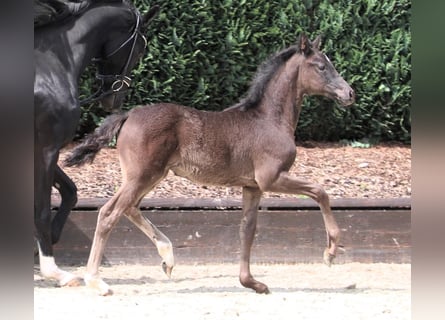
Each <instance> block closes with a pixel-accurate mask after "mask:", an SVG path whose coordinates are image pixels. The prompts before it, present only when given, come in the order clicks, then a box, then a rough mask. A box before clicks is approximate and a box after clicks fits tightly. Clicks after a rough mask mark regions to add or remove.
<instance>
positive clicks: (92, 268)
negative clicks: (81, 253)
mask: <svg viewBox="0 0 445 320" xmlns="http://www.w3.org/2000/svg"><path fill="white" fill-rule="evenodd" d="M120 196H121V192H120V190H119V191H118V192H117V193H116V194H115V195H114V196H113V197H112V198H111V199H110V200H108V202H107V203H105V205H104V206H103V207H102V208H101V209H100V210H99V215H98V217H97V224H96V230H95V232H94V238H93V244H92V245H91V250H90V256H89V258H88V264H87V270H86V273H85V277H84V280H85V283H86V285H87V286H88V287H90V288H93V289H96V290H98V291H99V294H100V295H109V294H112V291H111V289H110V288H109V286H108V285H107V284H106V283H105V282H104V281H103V280H102V279H101V278H100V275H99V266H100V263H101V261H102V257H103V253H104V250H105V245H106V243H107V240H108V237H109V236H110V232H111V230H112V229H113V227H114V226H115V225H116V223H117V222H118V221H119V218H120V217H121V216H122V214H123V212H124V211H125V210H126V208H128V207H127V206H126V204H124V203H122V201H121V198H120Z"/></svg>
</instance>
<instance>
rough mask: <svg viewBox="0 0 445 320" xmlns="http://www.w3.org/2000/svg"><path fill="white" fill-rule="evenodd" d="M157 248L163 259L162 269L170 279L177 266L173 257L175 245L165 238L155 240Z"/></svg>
mask: <svg viewBox="0 0 445 320" xmlns="http://www.w3.org/2000/svg"><path fill="white" fill-rule="evenodd" d="M154 242H155V244H156V248H157V249H158V253H159V255H160V256H161V258H162V260H163V261H162V268H163V270H164V272H165V274H166V275H167V276H168V277H169V278H170V277H171V273H172V270H173V267H174V266H175V257H174V255H173V245H172V243H171V241H170V240H169V239H168V238H167V237H165V239H162V240H160V239H155V240H154Z"/></svg>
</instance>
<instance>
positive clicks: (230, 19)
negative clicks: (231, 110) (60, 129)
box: [80, 0, 411, 143]
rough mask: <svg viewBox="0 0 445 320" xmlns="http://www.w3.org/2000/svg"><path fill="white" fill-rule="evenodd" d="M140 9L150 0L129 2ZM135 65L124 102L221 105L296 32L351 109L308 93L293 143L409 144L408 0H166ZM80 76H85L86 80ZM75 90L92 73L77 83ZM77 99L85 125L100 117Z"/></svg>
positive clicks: (207, 107)
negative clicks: (314, 43) (317, 48)
mask: <svg viewBox="0 0 445 320" xmlns="http://www.w3.org/2000/svg"><path fill="white" fill-rule="evenodd" d="M135 3H136V5H137V7H138V8H139V9H140V10H141V11H142V12H144V11H145V10H147V9H148V8H149V6H150V4H151V3H154V2H153V1H148V0H135ZM159 3H160V4H161V7H162V12H161V13H160V15H159V16H158V17H157V19H156V20H155V21H154V22H153V24H152V25H151V28H150V32H149V35H148V38H149V50H148V54H147V55H146V56H145V57H144V59H143V61H142V63H141V64H140V66H139V67H138V68H137V69H136V70H135V71H134V73H133V74H134V80H135V81H134V87H133V91H132V92H131V93H130V94H129V95H128V98H127V102H126V104H125V108H127V109H128V108H131V107H134V106H135V105H139V104H148V103H153V102H160V101H169V102H177V103H181V104H185V105H189V106H193V107H196V108H198V109H204V110H221V109H223V108H225V107H228V106H230V105H232V104H233V103H235V102H237V101H238V100H239V98H240V97H241V96H242V95H243V94H244V93H245V92H246V90H247V88H248V85H249V81H250V79H251V78H252V76H253V73H254V72H255V70H256V68H257V66H258V65H259V64H260V63H261V62H262V61H263V60H265V59H266V58H267V57H268V56H269V55H270V54H272V53H274V52H276V51H278V50H280V49H282V48H284V47H286V46H289V45H291V44H293V43H295V40H296V38H297V36H298V35H299V34H300V33H301V32H305V33H306V34H308V35H309V36H310V38H312V39H313V38H315V36H316V35H318V34H321V35H322V36H323V45H322V50H323V51H324V52H325V53H326V54H327V55H328V56H329V57H330V58H331V60H332V61H333V63H334V65H335V67H336V68H337V70H338V71H339V72H340V73H341V74H342V76H343V77H344V78H345V79H346V80H347V81H348V82H349V83H350V84H351V86H352V87H353V88H354V89H355V90H356V93H357V102H356V103H355V104H354V105H353V106H352V107H350V108H346V109H344V108H341V107H338V106H335V103H333V102H332V101H329V100H327V99H323V98H319V97H312V98H310V99H307V101H306V102H305V103H304V106H303V111H302V114H301V117H300V122H299V126H298V129H297V133H296V134H297V137H298V139H300V140H307V139H313V140H340V139H348V140H360V139H363V138H367V139H371V140H376V141H381V140H396V141H402V142H406V143H409V141H410V131H411V125H410V99H411V87H410V83H411V49H410V44H411V35H410V15H411V3H410V1H408V0H387V1H378V0H359V1H353V2H351V1H349V0H340V1H328V0H324V1H323V0H322V1H310V0H305V1H301V0H293V1H289V0H286V1H278V0H277V1H271V0H249V1H247V0H237V1H236V0H207V1H206V0H190V1H180V0H166V1H162V2H159ZM87 77H88V76H85V77H84V78H85V79H86V78H87ZM82 86H83V89H84V92H87V91H88V88H90V87H91V86H92V83H91V80H84V82H83V83H82ZM99 109H100V108H99V107H98V106H85V107H84V113H83V119H82V124H83V127H82V129H81V131H80V134H83V131H88V130H90V129H91V128H92V127H94V125H96V123H97V122H98V121H99V120H100V119H101V117H103V116H104V114H103V112H102V111H100V110H99Z"/></svg>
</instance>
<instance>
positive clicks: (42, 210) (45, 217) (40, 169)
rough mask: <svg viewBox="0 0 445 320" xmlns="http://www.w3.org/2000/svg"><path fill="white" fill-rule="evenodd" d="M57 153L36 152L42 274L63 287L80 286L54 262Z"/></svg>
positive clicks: (36, 212)
mask: <svg viewBox="0 0 445 320" xmlns="http://www.w3.org/2000/svg"><path fill="white" fill-rule="evenodd" d="M56 163H57V153H54V154H52V155H51V154H50V155H48V154H46V155H43V152H41V150H40V151H39V150H38V148H36V150H35V151H34V166H35V169H34V224H35V235H36V238H37V244H38V248H39V263H40V272H41V273H42V275H43V276H44V277H45V278H51V279H55V280H57V281H58V282H59V285H61V286H71V285H78V284H79V281H78V278H77V277H76V276H74V275H73V274H71V273H69V272H66V271H63V270H61V269H59V267H58V266H57V265H56V263H55V261H54V254H53V247H52V240H51V186H52V184H53V181H54V180H53V179H54V168H55V166H56Z"/></svg>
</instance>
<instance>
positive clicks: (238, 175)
mask: <svg viewBox="0 0 445 320" xmlns="http://www.w3.org/2000/svg"><path fill="white" fill-rule="evenodd" d="M170 169H171V170H172V171H173V172H174V173H175V174H176V175H177V176H180V177H183V178H186V179H188V180H190V181H192V182H195V183H197V184H204V185H213V186H224V187H235V186H239V187H243V186H250V187H254V186H256V182H255V178H254V176H253V174H248V173H245V172H243V171H242V170H240V168H235V169H234V168H227V167H226V168H221V167H215V166H214V165H212V164H209V165H207V166H194V165H191V164H188V165H187V166H182V165H178V166H174V167H172V168H170Z"/></svg>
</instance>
